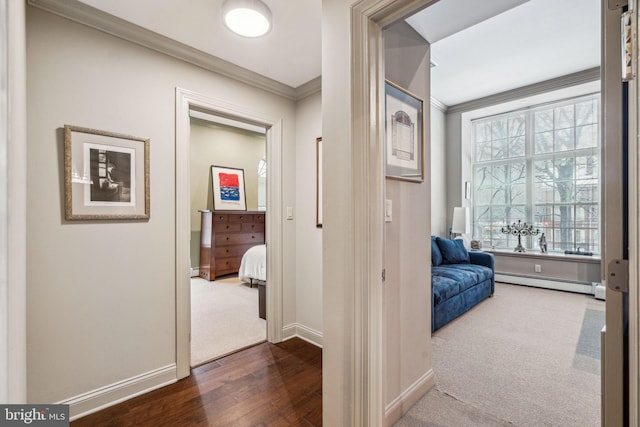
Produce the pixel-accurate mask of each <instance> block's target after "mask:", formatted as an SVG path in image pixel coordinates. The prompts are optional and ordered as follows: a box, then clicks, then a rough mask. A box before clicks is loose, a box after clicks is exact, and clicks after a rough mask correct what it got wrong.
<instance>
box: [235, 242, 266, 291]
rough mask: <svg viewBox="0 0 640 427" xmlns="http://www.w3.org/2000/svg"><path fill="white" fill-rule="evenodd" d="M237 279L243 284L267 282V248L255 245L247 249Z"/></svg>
mask: <svg viewBox="0 0 640 427" xmlns="http://www.w3.org/2000/svg"><path fill="white" fill-rule="evenodd" d="M238 277H239V278H240V280H242V281H243V282H247V283H251V280H252V279H253V280H256V279H257V280H262V281H264V282H266V281H267V247H266V246H265V245H257V246H253V247H251V248H249V250H247V252H245V254H244V255H243V256H242V261H241V262H240V271H238Z"/></svg>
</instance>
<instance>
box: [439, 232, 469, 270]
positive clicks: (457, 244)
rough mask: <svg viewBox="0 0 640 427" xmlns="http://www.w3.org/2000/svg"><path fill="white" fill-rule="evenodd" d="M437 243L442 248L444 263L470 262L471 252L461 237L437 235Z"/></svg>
mask: <svg viewBox="0 0 640 427" xmlns="http://www.w3.org/2000/svg"><path fill="white" fill-rule="evenodd" d="M436 243H437V244H438V247H439V248H440V253H441V254H442V263H443V264H462V263H467V264H468V263H469V252H467V248H465V247H464V242H463V241H462V240H461V239H455V240H451V239H443V238H442V237H437V238H436Z"/></svg>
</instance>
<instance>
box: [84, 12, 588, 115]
mask: <svg viewBox="0 0 640 427" xmlns="http://www.w3.org/2000/svg"><path fill="white" fill-rule="evenodd" d="M79 1H81V2H82V3H85V4H87V5H89V6H92V7H95V8H97V9H100V10H102V11H104V12H107V13H109V14H112V15H115V16H117V17H119V18H122V19H124V20H126V21H129V22H131V23H134V24H136V25H138V26H140V27H143V28H146V29H148V30H151V31H154V32H157V33H160V34H162V35H164V36H166V37H169V38H171V39H174V40H176V41H179V42H181V43H183V44H186V45H189V46H192V47H194V48H196V49H198V50H200V51H203V52H205V53H207V54H210V55H212V56H215V57H218V58H221V59H223V60H226V61H228V62H231V63H233V64H236V65H239V66H241V67H243V68H246V69H248V70H251V71H254V72H256V73H258V74H261V75H263V76H266V77H268V78H270V79H273V80H275V81H278V82H280V83H283V84H285V85H287V86H290V87H292V88H297V87H299V86H301V85H303V84H304V83H307V82H309V81H310V80H313V79H314V78H316V77H318V76H320V73H321V56H322V55H321V15H322V0H263V1H264V2H265V3H266V4H267V5H268V6H269V8H270V9H271V11H272V16H273V29H272V30H271V31H270V32H269V33H268V34H267V36H265V37H263V38H258V39H248V38H243V37H238V36H236V35H234V34H232V33H231V32H230V31H229V30H227V28H226V27H225V26H224V24H223V23H222V19H221V17H220V7H221V4H222V1H223V0H189V1H188V2H187V1H184V0H162V1H161V2H159V1H158V0H135V1H131V0H79ZM523 1H524V3H523ZM477 3H478V0H440V2H438V3H436V4H435V5H434V6H433V7H430V8H427V9H425V10H424V11H422V12H420V13H419V14H418V16H414V17H413V18H410V19H409V22H410V24H411V25H413V26H414V28H416V29H417V31H418V32H421V33H423V37H425V38H426V39H429V38H431V40H438V41H436V42H435V43H433V45H432V50H431V52H432V60H433V61H434V62H435V63H436V64H437V67H435V68H433V69H432V95H433V96H434V97H435V98H436V99H438V100H439V101H441V102H442V103H444V104H445V105H449V106H451V105H455V104H458V103H461V102H465V101H469V100H473V99H477V98H480V97H484V96H488V95H491V94H494V93H498V92H503V91H505V90H509V89H513V88H517V87H521V86H524V85H528V84H532V83H537V82H540V81H544V80H548V79H551V78H554V77H558V76H562V75H566V74H569V73H573V72H577V71H582V70H585V69H589V68H593V67H597V66H598V65H599V63H600V17H599V16H600V4H599V3H600V2H599V0H528V1H527V0H485V1H483V2H482V6H476V7H474V5H475V4H477ZM438 9H444V10H445V11H446V10H448V11H449V12H447V13H449V15H446V18H440V17H439V16H437V15H436V17H435V20H434V18H433V17H431V22H432V24H428V22H430V21H429V14H437V13H441V12H438ZM507 9H508V10H507ZM504 10H506V12H503V13H499V12H500V11H504ZM451 11H453V12H454V13H453V14H452V13H451ZM489 12H490V13H489ZM495 13H499V14H498V15H497V16H495V17H493V18H489V17H488V15H493V14H495ZM421 16H422V18H421ZM423 19H424V22H426V23H427V24H424V23H423V24H420V21H421V20H423ZM443 22H445V23H447V24H448V25H439V26H438V27H437V28H432V27H434V26H435V23H440V24H441V23H443ZM460 30H461V31H460ZM430 31H431V33H429V32H430ZM452 32H456V33H455V34H453V35H448V34H451V33H452ZM345 43H347V41H346V40H345Z"/></svg>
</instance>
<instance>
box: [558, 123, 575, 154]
mask: <svg viewBox="0 0 640 427" xmlns="http://www.w3.org/2000/svg"><path fill="white" fill-rule="evenodd" d="M554 148H555V151H567V150H573V149H574V148H575V143H574V140H573V128H570V129H560V130H557V131H556V132H555V147H554Z"/></svg>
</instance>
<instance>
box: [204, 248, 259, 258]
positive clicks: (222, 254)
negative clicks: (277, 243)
mask: <svg viewBox="0 0 640 427" xmlns="http://www.w3.org/2000/svg"><path fill="white" fill-rule="evenodd" d="M252 246H255V245H229V246H217V247H216V248H215V249H214V251H213V252H214V254H213V255H214V256H215V257H216V259H218V258H229V257H242V255H244V253H245V252H247V250H249V248H250V247H252Z"/></svg>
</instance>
